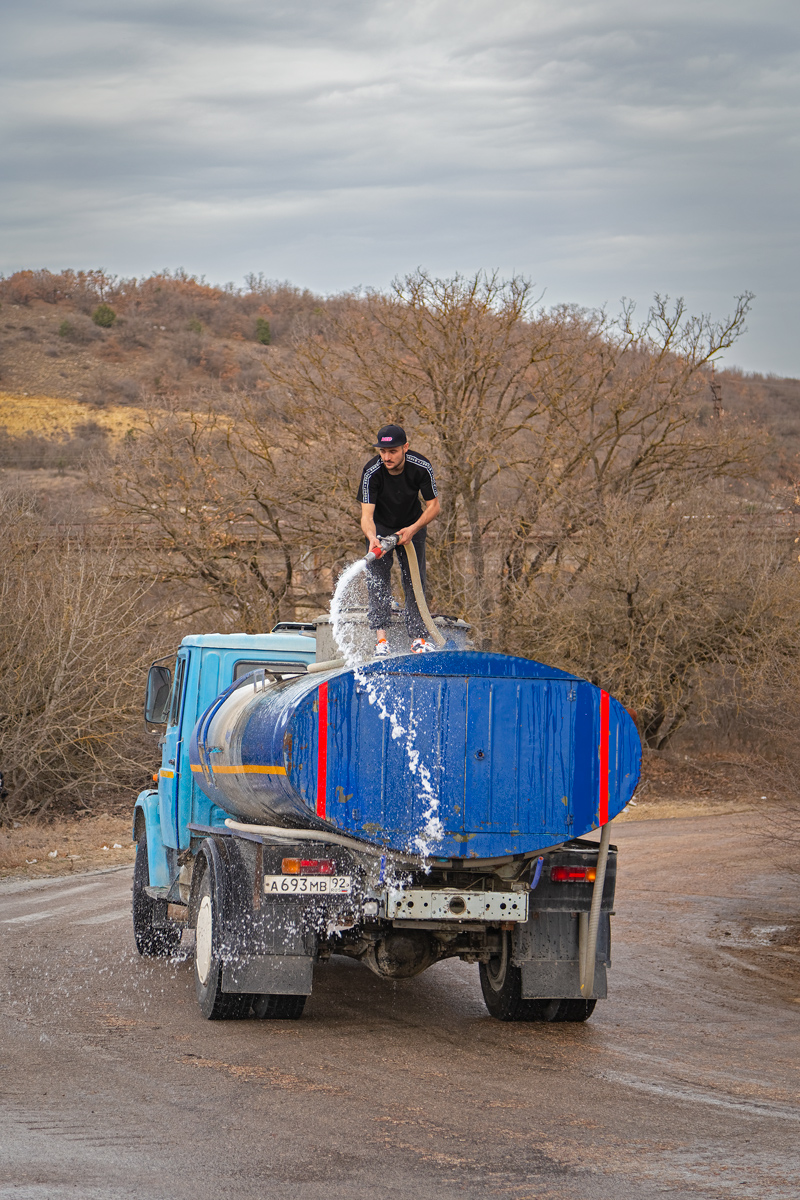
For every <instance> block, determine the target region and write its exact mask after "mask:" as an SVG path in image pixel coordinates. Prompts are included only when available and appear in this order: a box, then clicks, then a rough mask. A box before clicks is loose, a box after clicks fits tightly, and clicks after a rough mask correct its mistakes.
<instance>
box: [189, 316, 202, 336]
mask: <svg viewBox="0 0 800 1200" xmlns="http://www.w3.org/2000/svg"><path fill="white" fill-rule="evenodd" d="M189 329H190V330H191V332H192V333H202V332H203V326H202V325H201V324H200V322H199V321H198V319H197V317H192V319H191V321H190V322H189Z"/></svg>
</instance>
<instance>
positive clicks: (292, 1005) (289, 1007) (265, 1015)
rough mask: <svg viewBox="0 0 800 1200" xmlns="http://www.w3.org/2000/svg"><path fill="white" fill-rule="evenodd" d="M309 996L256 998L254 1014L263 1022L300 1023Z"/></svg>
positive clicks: (254, 998)
mask: <svg viewBox="0 0 800 1200" xmlns="http://www.w3.org/2000/svg"><path fill="white" fill-rule="evenodd" d="M307 998H308V997H307V996H275V995H269V996H254V997H253V1012H254V1013H255V1015H256V1016H257V1017H260V1018H261V1020H262V1021H299V1019H300V1017H302V1015H303V1009H304V1008H305V1006H306V1000H307Z"/></svg>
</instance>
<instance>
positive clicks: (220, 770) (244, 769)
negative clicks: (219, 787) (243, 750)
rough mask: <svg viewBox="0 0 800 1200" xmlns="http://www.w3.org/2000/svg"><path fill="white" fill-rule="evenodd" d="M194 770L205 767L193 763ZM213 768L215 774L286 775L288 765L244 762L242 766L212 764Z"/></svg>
mask: <svg viewBox="0 0 800 1200" xmlns="http://www.w3.org/2000/svg"><path fill="white" fill-rule="evenodd" d="M192 770H193V771H194V772H195V773H198V772H202V770H203V768H202V767H200V766H196V765H195V764H194V763H193V764H192ZM211 770H212V772H213V774H214V775H238V774H240V773H246V774H248V775H285V774H286V767H262V766H255V765H253V764H242V766H240V767H229V766H215V765H214V764H213V763H212V764H211Z"/></svg>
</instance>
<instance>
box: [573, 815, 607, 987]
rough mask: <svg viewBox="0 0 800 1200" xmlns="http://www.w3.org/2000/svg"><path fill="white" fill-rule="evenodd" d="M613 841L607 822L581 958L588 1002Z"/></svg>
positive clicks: (604, 827) (583, 981)
mask: <svg viewBox="0 0 800 1200" xmlns="http://www.w3.org/2000/svg"><path fill="white" fill-rule="evenodd" d="M610 841H611V824H610V823H609V822H608V821H606V823H605V825H604V826H603V830H602V833H601V834H600V851H599V853H598V855H597V873H596V875H595V877H594V888H593V889H592V905H591V908H590V909H589V929H588V931H587V934H586V945H585V947H584V950H583V954H582V955H581V957H580V963H579V967H580V974H581V995H582V996H583V997H585V998H586V999H587V1000H588V999H589V997H590V996H591V994H592V992H593V991H594V967H595V959H596V957H597V931H598V929H599V927H600V907H601V905H602V903H603V887H604V886H605V882H606V863H607V862H608V844H609V842H610Z"/></svg>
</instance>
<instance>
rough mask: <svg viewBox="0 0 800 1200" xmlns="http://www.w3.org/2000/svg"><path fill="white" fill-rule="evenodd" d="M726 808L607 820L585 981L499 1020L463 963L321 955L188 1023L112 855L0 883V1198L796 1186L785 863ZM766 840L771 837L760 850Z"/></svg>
mask: <svg viewBox="0 0 800 1200" xmlns="http://www.w3.org/2000/svg"><path fill="white" fill-rule="evenodd" d="M754 823H755V818H754V817H753V816H752V815H750V814H737V815H735V816H729V817H703V818H693V819H678V820H650V821H640V822H631V823H628V824H622V825H620V827H619V828H618V829H617V828H615V830H614V838H613V840H615V841H616V842H617V843H618V845H619V847H620V873H619V883H618V891H617V916H616V919H615V923H614V929H613V934H614V942H613V969H612V970H611V972H610V974H609V997H610V998H609V1000H608V1001H607V1002H606V1003H601V1004H599V1005H598V1007H597V1010H596V1012H595V1015H594V1017H593V1018H592V1020H591V1021H589V1022H588V1023H587V1024H586V1025H579V1026H569V1025H535V1024H531V1025H525V1024H520V1025H509V1024H502V1023H499V1022H496V1021H494V1020H492V1019H491V1018H490V1017H489V1016H488V1014H487V1013H486V1010H485V1008H484V1006H483V1002H482V999H481V993H480V986H479V983H478V971H477V967H474V966H468V965H466V964H462V963H458V962H448V963H443V964H439V965H437V966H435V967H433V968H432V969H431V970H430V971H428V972H426V973H425V974H423V975H422V976H419V977H418V978H417V979H414V980H408V981H404V982H397V983H392V982H388V981H386V982H385V981H382V980H380V979H378V978H376V977H375V976H373V975H371V974H370V973H369V972H368V971H367V970H366V968H363V967H360V966H359V965H358V964H355V963H352V962H350V961H349V960H345V959H334V960H333V961H332V962H331V963H330V964H327V965H324V966H320V967H319V968H318V970H317V972H316V976H315V990H314V994H313V996H312V997H311V999H310V1001H309V1003H308V1005H307V1007H306V1013H305V1015H304V1017H303V1019H302V1020H301V1021H299V1022H268V1021H263V1022H259V1021H255V1020H248V1021H242V1022H231V1023H225V1022H207V1021H204V1020H203V1019H202V1018H201V1016H200V1014H199V1011H198V1009H197V1007H196V1003H195V998H194V990H193V981H192V971H191V962H190V961H188V960H185V961H178V962H164V961H144V960H142V959H140V958H138V956H137V954H136V951H135V948H134V946H133V939H132V935H131V925H130V915H129V908H130V868H129V867H125V868H121V869H119V870H112V871H106V872H103V873H97V874H92V875H76V876H73V877H70V878H60V879H53V880H47V881H25V880H8V881H6V882H4V883H3V884H0V954H2V971H1V972H0V1109H1V1115H0V1119H1V1120H2V1136H1V1137H0V1197H2V1198H3V1200H5V1198H6V1197H14V1198H15V1200H34V1198H35V1200H62V1198H64V1200H65V1198H67V1197H69V1198H75V1200H91V1198H95V1197H97V1198H98V1200H99V1198H102V1200H116V1198H117V1197H120V1198H121V1197H125V1198H128V1197H136V1198H137V1200H173V1198H174V1200H184V1198H185V1200H206V1198H210V1197H215V1198H216V1197H220V1198H223V1197H248V1198H249V1197H267V1198H269V1200H273V1198H275V1200H277V1198H280V1200H284V1198H285V1200H301V1198H302V1200H323V1198H325V1200H339V1198H342V1200H344V1198H347V1200H362V1198H363V1200H374V1198H380V1200H410V1198H412V1197H413V1198H414V1200H450V1198H451V1197H452V1198H453V1200H455V1198H456V1197H458V1198H464V1197H466V1198H468V1200H471V1198H476V1200H477V1198H479V1197H480V1198H481V1200H482V1198H484V1197H494V1196H496V1197H501V1198H503V1200H534V1198H536V1200H557V1198H558V1200H561V1198H564V1200H567V1198H569V1200H573V1198H578V1197H580V1198H581V1200H594V1198H598V1200H599V1198H602V1200H625V1198H628V1197H630V1198H635V1200H647V1198H649V1197H663V1196H665V1195H666V1196H670V1197H677V1198H681V1197H687V1198H688V1197H693V1198H694V1197H698V1196H702V1197H714V1198H716V1197H721V1198H727V1197H748V1198H749V1197H752V1198H753V1200H756V1198H757V1200H765V1198H770V1200H771V1198H775V1200H797V1197H798V1195H800V1182H798V1181H800V1078H799V1077H798V1076H799V1075H800V1070H799V1069H798V1062H799V1061H800V962H798V959H800V953H799V951H800V875H797V874H793V873H792V871H791V869H790V867H791V860H792V857H793V856H794V857H795V858H796V857H798V856H797V852H796V850H794V849H793V848H792V846H787V845H782V844H781V845H777V846H776V843H774V842H772V841H770V840H768V839H767V838H765V837H759V836H758V835H756V834H755V833H754ZM776 855H777V857H776Z"/></svg>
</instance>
